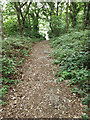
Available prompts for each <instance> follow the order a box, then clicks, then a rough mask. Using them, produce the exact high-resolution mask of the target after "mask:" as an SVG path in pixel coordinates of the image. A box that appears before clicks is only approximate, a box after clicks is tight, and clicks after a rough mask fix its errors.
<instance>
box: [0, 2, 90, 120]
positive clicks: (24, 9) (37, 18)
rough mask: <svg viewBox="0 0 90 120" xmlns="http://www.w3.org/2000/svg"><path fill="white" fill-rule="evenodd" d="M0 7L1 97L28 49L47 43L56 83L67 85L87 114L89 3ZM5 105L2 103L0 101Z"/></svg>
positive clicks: (15, 78) (15, 79)
mask: <svg viewBox="0 0 90 120" xmlns="http://www.w3.org/2000/svg"><path fill="white" fill-rule="evenodd" d="M1 6H2V7H0V24H2V26H1V29H0V35H2V56H3V57H2V80H1V79H0V84H1V83H2V84H3V85H2V89H1V90H0V91H2V95H1V96H0V97H3V98H4V97H5V94H7V91H8V89H9V88H10V86H11V85H12V84H15V85H17V83H18V82H19V81H18V80H19V79H20V74H19V72H18V71H19V69H20V66H21V64H22V63H23V61H24V60H25V58H26V57H27V56H29V55H30V54H29V53H30V50H31V49H32V46H33V45H34V44H35V43H37V42H39V41H41V40H47V39H49V40H50V44H51V47H52V48H53V52H52V53H51V54H50V55H51V56H52V57H53V58H54V60H53V64H56V65H58V66H59V69H58V70H57V73H56V74H55V76H56V77H57V82H61V81H63V80H69V83H68V86H70V87H71V91H72V92H74V93H76V94H77V96H78V97H82V98H83V99H81V100H82V103H83V104H85V105H87V107H86V108H85V109H84V112H86V113H87V115H82V116H83V118H85V119H87V118H88V112H89V106H90V105H89V101H90V94H89V89H90V88H89V81H88V78H89V75H88V70H89V49H90V44H89V42H90V40H89V39H90V17H89V16H90V2H71V3H68V2H67V3H66V2H58V3H54V2H41V3H37V2H31V1H29V0H28V2H7V3H6V5H5V4H2V5H1ZM0 102H1V104H3V105H5V104H6V102H5V100H1V101H0Z"/></svg>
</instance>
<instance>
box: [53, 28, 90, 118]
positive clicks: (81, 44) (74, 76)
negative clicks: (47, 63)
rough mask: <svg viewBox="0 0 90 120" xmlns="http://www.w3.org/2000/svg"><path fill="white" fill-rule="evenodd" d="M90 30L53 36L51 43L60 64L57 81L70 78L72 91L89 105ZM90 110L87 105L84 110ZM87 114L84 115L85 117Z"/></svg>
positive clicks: (55, 60) (56, 59) (56, 61)
mask: <svg viewBox="0 0 90 120" xmlns="http://www.w3.org/2000/svg"><path fill="white" fill-rule="evenodd" d="M89 33H90V31H89V30H85V31H80V32H70V33H66V34H64V35H62V36H60V37H53V38H52V39H51V45H52V47H53V48H54V50H53V53H52V56H54V58H55V59H54V61H53V64H57V65H58V70H57V73H56V74H55V76H56V77H57V82H60V81H63V80H68V81H69V83H68V85H69V86H71V91H72V93H73V92H74V93H76V94H77V95H78V96H79V97H82V98H84V99H81V100H82V103H83V104H85V105H87V106H89V101H90V94H89V90H90V86H89V84H90V83H89V81H88V77H89V76H88V69H89V58H90V57H89V56H90V55H89V49H90V48H89ZM87 111H89V108H88V107H86V108H85V109H84V112H87ZM84 117H85V118H87V116H85V115H83V118H84Z"/></svg>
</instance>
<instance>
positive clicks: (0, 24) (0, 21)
mask: <svg viewBox="0 0 90 120" xmlns="http://www.w3.org/2000/svg"><path fill="white" fill-rule="evenodd" d="M2 38H3V18H2V8H1V5H0V40H1V39H2Z"/></svg>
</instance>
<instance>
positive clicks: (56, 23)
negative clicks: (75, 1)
mask: <svg viewBox="0 0 90 120" xmlns="http://www.w3.org/2000/svg"><path fill="white" fill-rule="evenodd" d="M51 27H52V30H51V31H49V32H48V33H49V37H53V36H59V35H60V34H63V33H65V32H66V23H65V21H64V19H61V18H60V16H56V15H54V16H52V19H51Z"/></svg>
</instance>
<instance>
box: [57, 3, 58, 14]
mask: <svg viewBox="0 0 90 120" xmlns="http://www.w3.org/2000/svg"><path fill="white" fill-rule="evenodd" d="M57 16H58V2H57Z"/></svg>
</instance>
